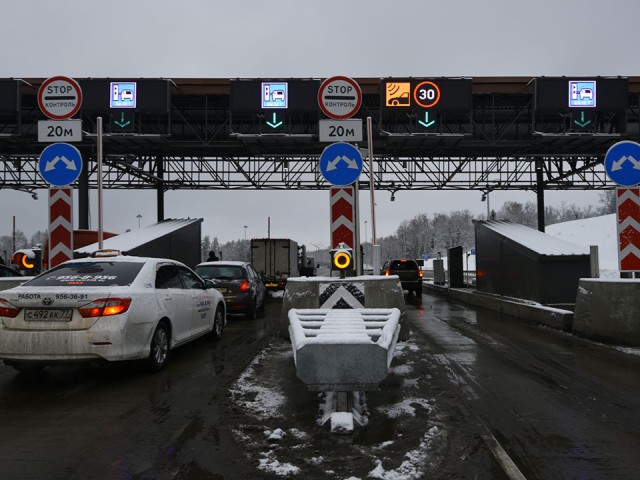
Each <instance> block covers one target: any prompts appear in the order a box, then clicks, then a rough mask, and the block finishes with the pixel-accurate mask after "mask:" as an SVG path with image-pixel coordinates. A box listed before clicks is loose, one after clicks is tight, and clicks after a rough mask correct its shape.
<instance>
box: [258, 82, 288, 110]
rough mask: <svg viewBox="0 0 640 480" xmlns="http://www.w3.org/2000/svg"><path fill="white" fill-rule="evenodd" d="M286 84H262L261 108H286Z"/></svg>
mask: <svg viewBox="0 0 640 480" xmlns="http://www.w3.org/2000/svg"><path fill="white" fill-rule="evenodd" d="M287 87H288V85H287V82H262V108H287V107H288V106H289V105H288V104H289V89H288V88H287Z"/></svg>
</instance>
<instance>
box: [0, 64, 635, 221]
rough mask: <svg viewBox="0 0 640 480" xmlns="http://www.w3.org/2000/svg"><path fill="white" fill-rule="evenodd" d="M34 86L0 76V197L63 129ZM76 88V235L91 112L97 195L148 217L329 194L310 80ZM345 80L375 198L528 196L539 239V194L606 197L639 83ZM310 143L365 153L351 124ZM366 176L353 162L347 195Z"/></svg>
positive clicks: (83, 201) (83, 215)
mask: <svg viewBox="0 0 640 480" xmlns="http://www.w3.org/2000/svg"><path fill="white" fill-rule="evenodd" d="M46 80H47V79H44V78H43V79H36V78H27V79H14V78H12V79H0V189H15V190H21V191H25V192H33V191H34V190H35V189H40V188H47V187H48V184H47V183H46V181H44V180H43V178H42V176H41V175H40V173H39V170H38V161H39V156H40V154H41V153H42V150H43V148H44V147H45V146H46V145H47V142H49V143H52V142H64V141H65V136H67V135H71V134H72V131H71V130H72V129H66V128H65V127H64V124H56V125H54V126H52V125H50V124H46V125H45V124H42V122H41V121H42V120H46V117H45V116H44V115H43V113H42V111H41V109H40V108H39V105H38V90H39V88H40V86H41V85H42V84H43V82H45V81H46ZM76 80H77V82H78V84H79V85H80V87H81V90H82V105H81V108H80V109H79V111H78V113H77V114H76V115H75V117H74V118H75V119H76V121H77V120H81V122H82V123H81V125H82V126H81V129H82V135H81V139H80V140H79V141H76V142H75V143H74V145H75V146H76V147H77V149H78V150H79V151H80V152H81V154H82V157H83V159H84V166H85V167H84V169H83V171H82V173H81V174H80V176H79V178H78V180H77V182H76V183H75V185H76V186H77V187H78V191H79V197H78V198H79V201H78V213H79V215H78V218H79V227H80V228H88V222H89V220H88V219H89V214H88V204H89V200H88V199H89V189H93V188H97V184H98V181H97V170H98V168H97V165H98V162H97V153H96V152H97V148H96V144H97V142H96V137H97V129H96V125H97V118H98V117H100V118H102V119H103V120H102V121H103V130H104V131H105V132H104V136H103V149H102V157H103V158H102V177H103V178H102V184H103V187H104V188H112V189H155V190H156V191H157V192H158V194H157V210H158V219H159V220H161V219H163V218H164V192H165V191H167V190H170V189H189V190H221V189H234V190H238V189H263V190H282V189H291V190H325V189H326V190H328V189H329V188H330V185H329V184H328V183H327V181H326V180H325V179H324V177H323V176H322V174H321V172H320V169H319V167H318V158H319V155H320V154H321V152H322V150H323V148H324V147H326V145H327V143H326V141H327V139H326V138H325V139H322V140H323V141H321V138H320V136H319V122H320V120H321V119H324V118H326V117H325V116H324V114H323V112H322V111H321V109H320V108H319V105H318V88H319V87H320V85H321V83H322V79H304V78H288V79H175V78H174V79H161V78H155V79H149V78H127V79H111V78H79V79H76ZM355 80H356V81H357V83H358V85H359V86H360V87H361V89H362V104H361V107H360V109H359V111H358V113H357V114H356V115H355V116H354V118H355V119H362V120H364V119H366V118H368V117H371V118H372V125H373V157H374V162H373V163H372V164H373V169H374V172H373V176H374V182H375V183H374V184H375V189H376V190H386V191H388V192H390V193H391V194H394V193H395V192H397V191H400V190H477V191H481V192H483V193H485V194H486V193H489V192H491V191H494V190H530V191H535V192H536V193H537V202H538V212H539V218H538V220H539V221H538V223H539V228H540V229H541V230H543V229H544V216H543V215H544V192H545V190H604V189H611V188H613V187H614V184H613V183H611V181H610V180H609V179H608V177H607V175H606V172H605V170H604V168H603V160H604V156H605V153H606V152H607V149H608V148H609V147H611V146H612V145H613V144H614V143H616V142H618V141H620V140H624V139H629V140H634V141H639V140H640V113H639V111H640V107H639V103H640V102H639V98H640V95H639V93H640V77H597V76H594V77H576V78H573V77H537V78H529V77H526V78H525V77H496V78H489V77H481V78H442V77H434V78H417V77H416V78H396V77H393V78H356V79H355ZM43 125H45V126H43ZM324 135H325V137H326V136H327V135H328V136H329V140H330V141H331V140H334V139H335V140H336V141H352V143H355V144H357V146H358V147H360V148H364V147H368V145H367V143H366V141H365V142H363V141H360V140H359V139H358V138H355V137H356V135H357V134H356V131H355V129H353V130H351V129H349V128H346V129H342V130H340V129H338V128H334V129H333V130H329V131H328V132H325V134H324ZM354 140H355V141H354ZM365 140H366V136H365ZM370 175H371V172H370V171H369V168H368V165H367V162H365V165H364V170H363V175H362V176H361V177H360V180H359V187H360V188H361V189H363V190H367V189H369V184H370V182H369V179H370Z"/></svg>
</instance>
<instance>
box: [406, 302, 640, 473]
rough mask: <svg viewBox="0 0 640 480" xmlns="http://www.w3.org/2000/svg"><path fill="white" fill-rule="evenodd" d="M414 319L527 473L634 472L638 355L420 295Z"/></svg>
mask: <svg viewBox="0 0 640 480" xmlns="http://www.w3.org/2000/svg"><path fill="white" fill-rule="evenodd" d="M423 305H424V307H423V309H422V311H417V312H413V315H412V317H413V319H414V321H413V322H412V323H413V326H414V328H415V329H416V330H418V331H420V332H421V333H423V334H424V335H426V337H427V339H428V342H429V344H430V351H431V353H432V354H433V355H434V358H435V359H436V360H437V361H438V362H439V363H440V365H441V366H442V368H443V369H444V370H445V371H447V375H448V376H449V378H450V380H451V383H452V389H453V390H454V391H457V394H458V395H459V397H460V400H461V401H462V402H463V403H464V404H465V406H466V408H467V410H468V411H469V412H470V414H471V415H472V418H473V417H475V418H477V419H479V420H480V421H481V422H482V423H483V424H484V425H485V426H486V427H487V428H488V430H489V431H490V432H491V433H492V434H493V436H494V437H495V438H496V439H497V440H498V442H499V443H500V445H501V446H502V447H503V448H504V450H505V451H506V452H507V453H508V455H509V456H510V458H511V459H512V460H513V462H514V463H515V465H516V466H517V467H518V469H519V471H520V472H521V473H522V474H523V475H524V476H525V477H526V478H541V479H578V478H579V479H587V478H588V479H633V478H639V474H638V458H639V455H640V415H639V414H640V369H639V366H640V361H639V358H638V357H637V356H636V357H634V356H630V355H627V354H622V353H620V352H618V351H617V350H615V349H613V348H611V347H604V346H599V345H597V344H595V343H593V342H588V341H585V340H580V339H577V338H576V337H573V336H571V335H569V334H565V333H560V332H556V331H554V330H550V329H548V328H545V327H540V326H533V325H528V324H524V323H521V322H519V321H514V320H513V319H511V318H509V317H507V316H501V315H498V314H496V313H494V312H489V311H486V310H481V309H478V310H473V309H469V308H467V307H465V306H462V305H459V304H455V303H449V302H446V301H444V300H443V299H441V298H438V297H431V296H427V295H425V296H424V301H423Z"/></svg>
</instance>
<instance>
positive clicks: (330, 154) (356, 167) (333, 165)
mask: <svg viewBox="0 0 640 480" xmlns="http://www.w3.org/2000/svg"><path fill="white" fill-rule="evenodd" d="M320 171H321V172H322V175H323V176H324V178H326V179H327V182H329V183H331V184H332V185H337V186H345V185H351V184H352V183H353V182H355V181H356V180H357V179H358V177H359V176H360V174H361V173H362V155H361V154H360V150H358V149H357V148H356V147H354V146H353V145H351V144H350V143H345V142H338V143H332V144H331V145H329V146H328V147H327V148H325V149H324V151H323V152H322V155H320Z"/></svg>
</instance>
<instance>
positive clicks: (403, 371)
mask: <svg viewBox="0 0 640 480" xmlns="http://www.w3.org/2000/svg"><path fill="white" fill-rule="evenodd" d="M411 372H413V366H412V363H405V364H404V365H400V366H398V367H391V373H395V374H396V375H400V376H401V377H402V376H405V375H409V374H410V373H411Z"/></svg>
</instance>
